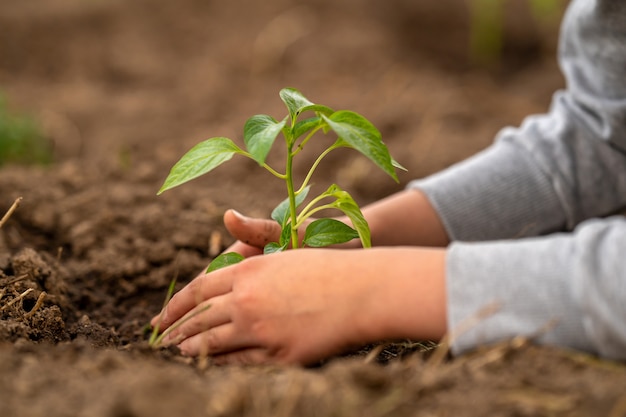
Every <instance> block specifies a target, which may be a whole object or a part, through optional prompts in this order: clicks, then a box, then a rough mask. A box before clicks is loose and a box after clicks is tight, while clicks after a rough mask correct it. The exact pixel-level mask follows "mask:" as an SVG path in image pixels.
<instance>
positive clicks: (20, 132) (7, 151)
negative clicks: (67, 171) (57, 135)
mask: <svg viewBox="0 0 626 417" xmlns="http://www.w3.org/2000/svg"><path fill="white" fill-rule="evenodd" d="M9 162H13V163H19V164H47V163H50V162H52V147H51V145H50V142H49V141H48V140H46V138H45V137H44V135H43V133H42V132H41V129H40V128H39V126H38V124H37V122H36V121H35V120H34V119H32V118H30V117H28V116H25V115H21V114H16V113H12V112H11V111H10V110H9V107H8V103H7V100H6V98H5V97H4V96H3V95H2V94H0V165H2V164H6V163H9Z"/></svg>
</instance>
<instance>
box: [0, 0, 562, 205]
mask: <svg viewBox="0 0 626 417" xmlns="http://www.w3.org/2000/svg"><path fill="white" fill-rule="evenodd" d="M565 7H566V2H565V1H557V0H534V1H531V0H439V1H436V2H434V1H431V0H386V1H384V2H381V1H376V0H343V1H330V0H306V1H305V0H300V1H297V0H265V1H262V2H261V1H250V0H229V1H217V0H178V1H176V2H167V1H164V0H29V1H27V2H1V3H0V28H2V30H1V33H0V97H1V98H0V163H5V164H12V163H24V162H29V161H30V162H34V163H36V164H52V165H53V166H54V165H55V164H57V165H58V164H62V163H65V162H67V161H72V163H77V164H84V165H85V166H87V167H89V169H92V170H96V171H97V172H98V173H100V174H103V175H104V174H106V173H107V172H122V173H125V174H124V175H129V176H131V177H133V176H140V177H142V178H146V179H148V180H151V181H154V182H155V187H157V186H158V185H156V184H157V183H159V181H162V180H163V179H164V177H165V176H166V175H167V172H168V170H169V167H171V165H172V164H173V163H175V162H176V160H178V158H179V157H180V156H181V155H182V154H183V153H184V152H185V151H186V150H187V149H188V148H190V147H191V146H193V145H194V144H195V143H197V142H199V141H201V140H204V139H207V138H209V137H211V136H227V137H231V138H233V139H234V140H241V137H242V126H243V124H244V122H245V120H246V119H247V118H248V117H249V116H251V115H252V114H257V113H267V114H270V115H272V116H274V117H276V118H282V117H283V116H284V114H285V110H284V107H283V104H282V102H281V101H280V100H279V98H278V91H279V90H280V88H282V87H285V86H291V87H295V88H298V89H299V90H301V91H302V92H303V93H304V94H305V95H306V96H307V97H309V98H310V99H311V100H312V101H314V102H317V103H320V104H326V105H328V106H331V107H333V108H336V109H341V108H344V109H350V110H354V111H357V112H359V113H362V114H363V115H365V116H366V117H368V118H369V119H370V120H371V121H372V122H373V123H374V124H375V125H376V126H377V127H379V129H380V130H381V131H382V133H383V138H384V139H385V141H386V143H387V144H388V145H389V147H390V148H391V151H392V154H393V155H394V157H395V158H396V159H397V160H399V161H400V162H401V163H402V164H403V165H404V166H406V167H407V168H409V173H408V174H403V175H402V183H401V184H399V185H394V184H393V183H391V184H390V181H389V179H388V178H386V177H385V176H384V174H380V173H378V172H377V168H376V167H374V166H370V165H371V164H370V163H369V162H367V161H366V160H364V159H363V158H361V157H359V156H357V155H356V154H353V153H349V152H348V153H341V152H339V153H337V155H336V156H333V157H330V158H328V160H327V161H326V162H325V164H326V165H324V166H323V170H322V171H323V172H327V173H328V175H330V176H332V177H333V179H335V180H336V181H337V182H340V181H342V182H343V183H344V184H345V183H347V185H346V187H347V188H350V187H352V189H353V190H355V192H356V193H357V194H358V195H360V196H361V198H362V199H363V200H370V199H373V198H377V197H379V196H381V195H383V194H388V193H390V192H392V191H394V190H395V189H397V188H399V187H402V186H403V184H404V183H406V182H407V181H408V180H410V179H412V178H415V177H420V176H424V175H427V174H429V173H431V172H433V171H435V170H439V169H441V168H443V167H445V166H448V165H450V164H452V163H454V162H456V161H458V160H459V159H462V158H464V157H466V156H468V155H470V154H472V153H474V152H476V151H478V150H480V149H482V148H484V147H485V146H487V145H488V144H489V143H491V141H492V140H493V138H494V135H495V134H496V133H497V131H498V130H499V129H500V128H502V127H504V126H507V125H518V124H519V123H520V122H521V121H522V119H523V117H524V116H526V115H528V114H531V113H537V112H543V111H545V110H546V109H547V107H548V105H549V101H550V96H551V94H552V93H553V92H554V90H556V89H558V88H561V86H562V85H563V80H562V78H561V76H560V74H559V71H558V67H557V64H556V58H555V50H556V43H557V37H558V28H559V22H560V19H561V16H562V13H563V10H564V8H565ZM280 156H281V155H280V151H277V152H276V155H275V156H273V158H275V160H276V161H278V160H279V158H280ZM270 161H272V159H270ZM235 165H238V164H233V167H229V168H224V169H223V171H221V172H223V174H224V176H227V177H229V178H235V179H236V181H239V182H241V181H247V180H250V181H252V180H251V179H250V178H249V175H250V174H249V172H250V171H249V170H250V169H253V168H254V166H253V165H252V164H248V163H242V164H241V165H240V166H239V167H236V166H235ZM52 169H54V168H52ZM220 169H222V168H220ZM200 181H203V180H200ZM203 184H204V185H207V184H209V180H205V182H204V183H203ZM278 186H281V185H280V184H278ZM394 187H395V188H394Z"/></svg>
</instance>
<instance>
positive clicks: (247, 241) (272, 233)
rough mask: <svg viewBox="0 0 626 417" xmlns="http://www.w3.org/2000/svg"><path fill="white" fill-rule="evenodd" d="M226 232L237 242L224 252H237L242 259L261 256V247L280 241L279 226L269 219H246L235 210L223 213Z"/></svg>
mask: <svg viewBox="0 0 626 417" xmlns="http://www.w3.org/2000/svg"><path fill="white" fill-rule="evenodd" d="M224 225H225V226H226V230H228V232H229V233H230V234H231V235H232V236H233V237H234V238H235V239H237V241H236V242H235V243H233V244H232V245H231V246H230V247H229V248H228V249H226V251H225V252H237V253H239V254H241V255H243V256H244V257H246V258H248V257H250V256H255V255H261V254H263V247H264V246H265V245H267V244H268V243H269V242H278V240H279V239H280V225H279V224H278V223H276V222H275V221H274V220H270V219H255V218H252V217H246V216H244V215H242V214H241V213H239V212H237V211H235V210H227V211H226V213H224Z"/></svg>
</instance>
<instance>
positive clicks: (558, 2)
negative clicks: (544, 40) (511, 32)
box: [469, 0, 564, 64]
mask: <svg viewBox="0 0 626 417" xmlns="http://www.w3.org/2000/svg"><path fill="white" fill-rule="evenodd" d="M506 1H511V0H471V1H470V3H469V7H470V19H471V21H470V55H471V58H472V60H473V61H474V62H476V63H479V64H493V63H495V62H497V61H498V60H499V58H500V57H501V54H502V47H503V44H504V34H503V32H504V20H505V19H504V5H505V2H506ZM527 2H528V7H530V11H531V13H532V15H533V16H534V18H535V19H536V20H537V21H538V22H539V23H540V24H542V25H546V26H550V25H554V24H556V22H557V21H558V20H557V19H558V17H559V16H560V13H561V11H562V10H563V7H564V1H563V0H527Z"/></svg>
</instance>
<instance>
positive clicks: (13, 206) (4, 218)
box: [0, 197, 22, 229]
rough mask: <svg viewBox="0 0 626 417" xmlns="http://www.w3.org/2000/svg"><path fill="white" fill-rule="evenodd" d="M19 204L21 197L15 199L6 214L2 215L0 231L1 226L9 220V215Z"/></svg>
mask: <svg viewBox="0 0 626 417" xmlns="http://www.w3.org/2000/svg"><path fill="white" fill-rule="evenodd" d="M21 202H22V197H18V198H16V199H15V201H14V202H13V204H12V205H11V207H10V208H9V210H7V212H6V213H5V214H4V216H3V217H2V219H0V229H1V228H2V226H4V224H5V223H6V222H7V220H9V217H11V215H12V214H13V212H14V211H15V210H16V209H17V208H18V207H19V205H20V203H21Z"/></svg>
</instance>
